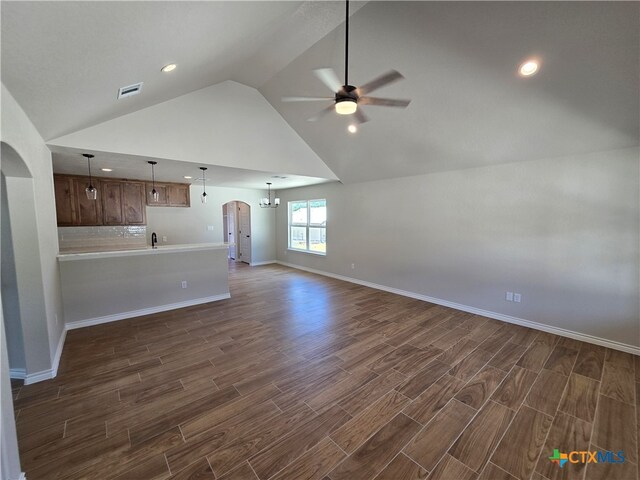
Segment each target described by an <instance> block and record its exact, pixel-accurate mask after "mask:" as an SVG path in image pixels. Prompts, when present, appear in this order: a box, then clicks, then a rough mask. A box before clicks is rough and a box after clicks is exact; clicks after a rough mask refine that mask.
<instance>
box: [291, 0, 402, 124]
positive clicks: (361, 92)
mask: <svg viewBox="0 0 640 480" xmlns="http://www.w3.org/2000/svg"><path fill="white" fill-rule="evenodd" d="M346 4H347V20H346V29H345V46H344V84H343V85H341V84H340V80H339V79H338V76H337V75H336V73H335V72H334V71H333V69H332V68H319V69H317V70H314V71H313V73H314V74H315V75H316V76H317V77H318V78H319V79H320V80H321V81H322V83H324V84H325V85H326V86H327V87H329V89H331V91H332V92H334V96H333V97H282V101H283V102H315V101H326V100H333V101H334V104H333V105H330V106H328V107H327V108H325V109H323V110H321V111H320V112H319V113H318V114H317V115H315V116H313V117H311V118H309V119H307V120H308V121H309V122H315V121H317V120H318V119H320V118H321V117H323V116H324V115H325V114H327V113H329V112H330V111H331V110H333V109H335V111H336V113H338V114H340V115H351V114H353V115H354V116H355V118H356V120H357V121H358V123H364V122H366V121H368V120H369V119H368V118H367V117H366V115H365V114H364V113H362V111H361V110H359V109H358V104H360V105H378V106H382V107H402V108H404V107H406V106H407V105H409V103H411V100H399V99H392V98H379V97H369V96H368V94H369V93H371V92H373V91H374V90H378V89H379V88H382V87H384V86H385V85H388V84H390V83H392V82H395V81H398V80H401V79H403V78H404V77H403V76H402V74H401V73H399V72H397V71H395V70H391V71H389V72H387V73H385V74H384V75H380V76H379V77H377V78H375V79H373V80H371V81H370V82H367V83H365V84H364V85H361V86H360V87H355V86H353V85H349V0H346Z"/></svg>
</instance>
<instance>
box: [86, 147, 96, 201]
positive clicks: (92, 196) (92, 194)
mask: <svg viewBox="0 0 640 480" xmlns="http://www.w3.org/2000/svg"><path fill="white" fill-rule="evenodd" d="M82 156H83V157H85V158H86V159H87V165H88V166H89V186H88V187H87V188H85V189H84V193H86V194H87V198H88V199H89V200H96V199H97V198H98V189H97V188H95V187H94V186H93V182H92V178H91V159H92V158H93V157H94V156H93V155H91V154H90V153H83V154H82Z"/></svg>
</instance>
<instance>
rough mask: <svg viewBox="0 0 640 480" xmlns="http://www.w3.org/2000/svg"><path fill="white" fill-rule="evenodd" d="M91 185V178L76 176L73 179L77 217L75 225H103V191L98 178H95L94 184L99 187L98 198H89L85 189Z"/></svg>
mask: <svg viewBox="0 0 640 480" xmlns="http://www.w3.org/2000/svg"><path fill="white" fill-rule="evenodd" d="M88 186H89V178H84V177H76V178H74V179H73V190H74V201H75V210H76V218H75V223H74V225H102V209H101V206H102V205H101V201H100V199H101V198H102V194H103V192H101V191H100V190H101V185H100V183H99V181H98V180H96V179H95V178H94V179H93V186H94V187H96V188H97V189H98V198H97V199H96V200H89V199H88V198H87V194H86V193H85V189H86V188H87V187H88Z"/></svg>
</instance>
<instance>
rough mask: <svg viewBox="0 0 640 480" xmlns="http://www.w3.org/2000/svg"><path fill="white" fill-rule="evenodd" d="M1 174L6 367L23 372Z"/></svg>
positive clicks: (0, 271)
mask: <svg viewBox="0 0 640 480" xmlns="http://www.w3.org/2000/svg"><path fill="white" fill-rule="evenodd" d="M1 177H2V183H1V187H0V188H1V190H2V191H1V192H0V203H1V207H2V208H1V209H0V224H1V228H0V233H1V240H0V253H1V257H2V261H1V264H0V274H1V276H2V288H1V290H0V291H1V293H2V314H3V316H4V318H5V333H6V335H7V336H6V343H7V351H8V358H9V367H10V368H11V369H13V370H23V371H25V372H26V363H25V360H24V340H23V338H22V325H21V324H20V301H19V298H18V279H17V277H16V264H15V258H14V254H13V240H12V238H11V223H10V222H9V204H8V199H7V184H6V179H5V177H4V175H2V176H1Z"/></svg>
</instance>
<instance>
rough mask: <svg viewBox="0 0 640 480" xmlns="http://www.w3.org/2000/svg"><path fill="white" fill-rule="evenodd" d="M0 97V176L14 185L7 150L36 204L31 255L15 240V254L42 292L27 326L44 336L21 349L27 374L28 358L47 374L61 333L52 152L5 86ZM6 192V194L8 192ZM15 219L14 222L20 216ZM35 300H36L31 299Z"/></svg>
mask: <svg viewBox="0 0 640 480" xmlns="http://www.w3.org/2000/svg"><path fill="white" fill-rule="evenodd" d="M1 96H2V112H1V113H2V117H1V119H2V120H1V121H2V125H1V127H2V128H1V133H0V135H1V140H2V143H3V148H2V155H3V159H2V160H3V163H2V171H3V173H5V174H6V175H7V181H8V182H9V181H13V180H12V178H13V177H10V174H11V172H7V171H6V170H5V156H6V152H8V151H12V152H15V153H16V154H17V155H18V156H19V158H20V160H21V161H22V162H24V164H25V165H26V168H27V169H28V171H29V174H30V176H31V180H30V181H31V184H30V185H31V187H30V191H31V192H32V194H33V198H32V201H33V202H35V208H36V211H35V219H32V220H34V222H35V228H33V230H32V231H31V232H30V237H31V238H34V239H37V244H36V245H35V246H34V248H33V249H32V250H30V252H26V253H25V252H22V253H25V254H24V255H23V254H22V253H21V252H20V251H19V250H20V249H22V248H23V246H22V245H19V244H17V243H16V242H15V241H14V252H15V253H16V254H17V256H18V255H19V256H20V257H21V258H22V260H21V262H22V263H21V264H19V263H18V262H17V263H16V270H17V271H18V273H19V271H20V270H21V269H22V270H24V271H29V272H37V271H39V272H40V273H39V277H38V284H39V285H40V286H41V289H42V292H43V299H42V305H41V306H39V308H40V307H41V312H42V316H41V317H37V318H33V319H32V321H34V322H41V323H42V325H43V328H42V329H40V331H41V332H44V335H40V334H39V335H38V336H37V337H36V338H34V342H35V343H34V344H33V345H28V347H27V349H26V357H27V368H28V369H29V364H30V360H29V356H30V355H35V356H38V358H37V361H35V360H34V362H32V364H33V365H36V363H37V365H38V367H37V368H41V364H42V367H45V369H50V368H51V367H52V366H53V363H54V360H55V357H56V353H57V352H58V351H59V344H60V341H61V339H62V338H63V330H64V315H63V311H62V299H61V295H60V279H59V276H58V265H57V262H56V255H57V253H58V233H57V225H56V212H55V198H54V191H53V172H52V164H51V153H50V151H49V149H48V148H47V147H46V145H45V143H44V141H43V139H42V137H40V135H39V134H38V132H37V131H36V129H35V127H34V126H33V124H32V123H31V121H30V120H29V119H28V118H27V116H26V114H25V113H24V111H23V110H22V109H21V108H20V106H19V105H18V104H17V102H16V101H15V100H14V99H13V97H12V96H11V94H10V93H9V92H8V90H7V89H6V88H5V86H4V85H2V91H1ZM5 146H8V148H5ZM16 180H17V179H16ZM9 186H10V185H9ZM9 190H10V189H9ZM8 193H9V194H11V192H8ZM9 203H10V212H11V213H13V209H14V208H16V213H17V214H19V213H20V208H21V206H20V205H11V199H9ZM15 218H16V219H19V215H17V216H15ZM12 227H13V222H12ZM32 227H33V226H32ZM34 299H35V300H36V301H40V300H38V299H36V297H34ZM25 338H26V335H25ZM43 354H45V355H47V359H46V360H45V361H42V360H41V359H40V358H39V357H40V356H41V355H43ZM44 363H46V364H47V365H44ZM30 373H35V372H29V371H27V374H30Z"/></svg>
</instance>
